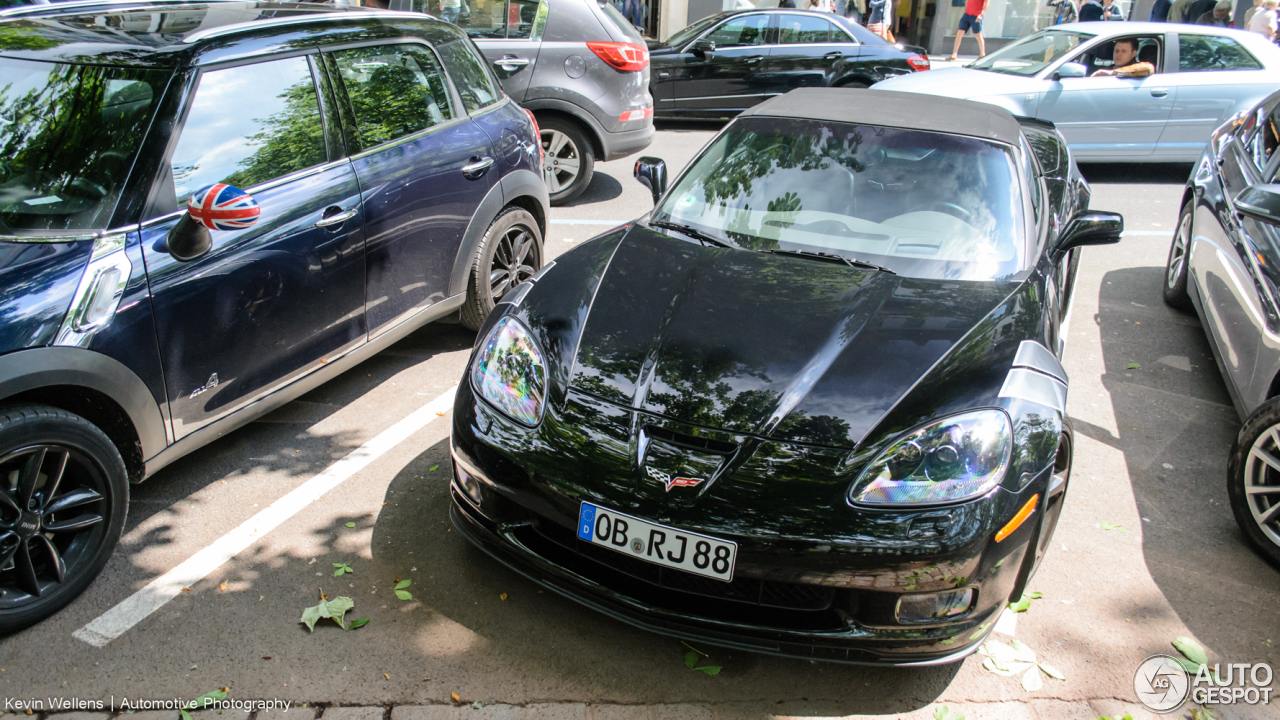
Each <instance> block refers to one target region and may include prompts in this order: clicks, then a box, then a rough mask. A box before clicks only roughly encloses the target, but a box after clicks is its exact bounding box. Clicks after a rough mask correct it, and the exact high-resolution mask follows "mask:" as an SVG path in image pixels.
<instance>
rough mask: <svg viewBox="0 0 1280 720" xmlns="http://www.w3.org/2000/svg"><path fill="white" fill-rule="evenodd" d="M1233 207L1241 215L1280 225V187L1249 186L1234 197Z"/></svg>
mask: <svg viewBox="0 0 1280 720" xmlns="http://www.w3.org/2000/svg"><path fill="white" fill-rule="evenodd" d="M1235 205H1236V210H1237V211H1239V212H1240V214H1242V215H1248V216H1249V217H1251V218H1253V219H1254V220H1260V221H1262V222H1264V223H1268V224H1270V225H1280V185H1250V186H1249V187H1247V188H1245V189H1243V190H1241V191H1240V194H1239V195H1236V199H1235Z"/></svg>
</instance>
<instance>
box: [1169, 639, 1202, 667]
mask: <svg viewBox="0 0 1280 720" xmlns="http://www.w3.org/2000/svg"><path fill="white" fill-rule="evenodd" d="M1173 646H1174V647H1175V648H1177V649H1178V652H1180V653H1182V654H1183V655H1185V656H1186V658H1187V659H1188V660H1190V661H1191V662H1193V663H1196V664H1198V665H1206V664H1208V662H1209V653H1207V652H1205V649H1204V646H1203V645H1201V644H1200V643H1198V642H1196V641H1195V640H1192V639H1191V638H1189V637H1186V636H1184V635H1180V636H1178V637H1176V638H1174V639H1173Z"/></svg>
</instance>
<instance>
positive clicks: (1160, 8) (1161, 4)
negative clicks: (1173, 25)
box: [1151, 0, 1172, 22]
mask: <svg viewBox="0 0 1280 720" xmlns="http://www.w3.org/2000/svg"><path fill="white" fill-rule="evenodd" d="M1171 6H1172V3H1170V2H1169V0H1156V3H1155V5H1152V6H1151V22H1168V21H1169V8H1170V7H1171Z"/></svg>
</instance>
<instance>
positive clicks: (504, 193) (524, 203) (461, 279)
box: [449, 169, 551, 296]
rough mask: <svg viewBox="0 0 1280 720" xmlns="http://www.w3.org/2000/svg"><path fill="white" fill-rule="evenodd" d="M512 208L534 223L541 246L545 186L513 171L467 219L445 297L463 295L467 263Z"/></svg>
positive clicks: (533, 176) (537, 178) (524, 172)
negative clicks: (519, 209) (525, 213)
mask: <svg viewBox="0 0 1280 720" xmlns="http://www.w3.org/2000/svg"><path fill="white" fill-rule="evenodd" d="M511 205H516V206H519V207H522V208H524V209H525V210H528V211H529V212H530V213H531V214H532V215H533V217H534V219H536V220H537V221H538V230H539V231H541V233H542V237H543V243H544V245H545V243H546V237H547V222H548V215H549V214H550V207H551V201H550V199H549V198H548V196H547V185H546V183H544V182H543V181H542V177H541V176H539V175H538V174H537V173H535V172H533V171H532V170H524V169H520V170H513V171H512V172H509V173H507V174H506V175H503V176H502V179H501V180H499V181H498V183H497V184H496V185H494V186H493V187H492V188H490V190H489V193H488V194H487V195H485V196H484V199H483V200H481V201H480V205H479V206H478V207H477V208H476V211H475V212H474V213H473V214H472V215H471V222H470V223H469V224H468V225H467V229H466V231H465V232H464V233H463V234H462V244H461V245H460V246H459V247H458V254H457V255H456V256H455V257H454V259H453V272H452V273H451V274H450V275H449V295H450V296H454V295H457V294H459V293H465V292H466V291H467V277H468V273H470V271H471V261H472V259H473V258H475V256H476V252H478V251H479V249H480V243H481V241H483V240H484V235H485V233H486V232H488V231H489V226H490V225H492V224H493V221H494V219H496V218H497V217H498V215H499V213H501V212H502V211H503V210H504V209H506V208H507V207H508V206H511Z"/></svg>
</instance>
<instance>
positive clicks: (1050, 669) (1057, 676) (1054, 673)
mask: <svg viewBox="0 0 1280 720" xmlns="http://www.w3.org/2000/svg"><path fill="white" fill-rule="evenodd" d="M1040 669H1041V670H1043V671H1044V674H1045V675H1048V676H1049V677H1051V678H1053V679H1054V680H1066V679H1067V676H1066V675H1063V674H1062V673H1061V672H1060V671H1059V670H1058V669H1057V668H1055V667H1054V666H1052V665H1046V664H1045V663H1040Z"/></svg>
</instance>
